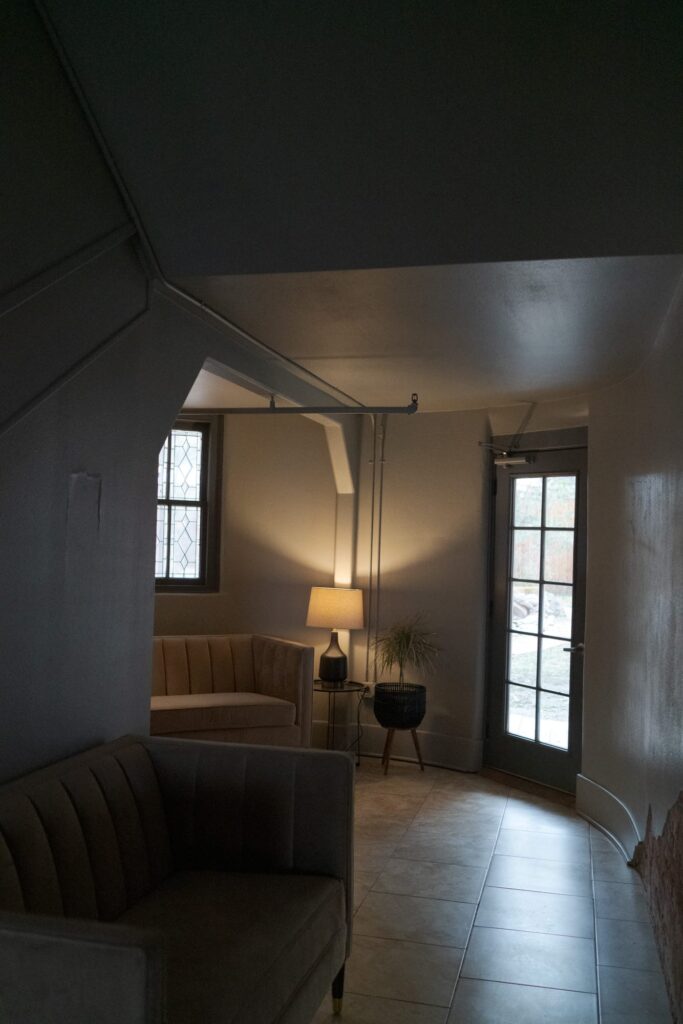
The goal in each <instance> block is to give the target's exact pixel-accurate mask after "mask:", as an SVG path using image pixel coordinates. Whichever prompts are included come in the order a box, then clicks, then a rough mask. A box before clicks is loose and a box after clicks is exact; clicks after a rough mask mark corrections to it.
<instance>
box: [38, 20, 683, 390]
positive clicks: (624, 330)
mask: <svg viewBox="0 0 683 1024" xmlns="http://www.w3.org/2000/svg"><path fill="white" fill-rule="evenodd" d="M43 7H44V8H45V9H46V10H47V11H48V12H49V16H50V18H51V22H52V26H51V27H52V29H53V31H54V32H55V33H56V35H57V38H58V39H59V41H60V43H61V45H62V47H63V51H64V54H65V56H66V60H67V62H68V64H69V66H70V69H71V71H72V73H73V74H74V75H75V76H76V77H77V79H78V82H79V85H80V87H81V88H82V90H83V93H84V96H85V100H86V102H87V105H88V109H89V111H90V114H91V116H92V117H93V119H94V121H95V122H96V124H97V128H98V130H99V132H100V133H101V135H102V137H103V138H104V140H105V143H106V146H107V148H108V151H109V153H110V155H111V159H112V163H113V165H115V168H116V173H117V174H118V176H119V179H120V181H121V182H122V184H123V186H124V188H125V190H126V193H127V197H128V200H129V202H130V204H131V206H132V208H133V210H134V211H135V215H136V217H137V219H138V222H139V224H140V225H141V227H142V229H143V231H144V233H145V234H146V236H147V239H148V241H149V244H150V247H151V249H152V251H153V253H154V255H155V258H156V260H157V262H158V264H159V266H160V268H161V270H162V272H163V273H164V274H165V275H166V277H167V278H170V279H172V280H174V281H177V282H180V283H181V284H182V285H183V286H184V287H186V288H187V289H188V290H189V291H191V292H192V293H193V294H194V295H196V296H198V297H200V298H202V299H203V300H204V301H206V302H208V303H209V304H210V305H213V306H214V307H215V308H216V309H217V310H218V311H220V312H222V313H223V314H224V315H225V316H227V317H228V318H229V319H231V320H233V321H234V322H235V323H237V324H238V325H239V326H240V327H242V328H243V329H244V330H246V331H249V332H250V333H252V334H254V335H255V336H256V337H257V338H259V339H260V340H261V341H262V342H265V343H266V344H267V345H269V346H270V347H272V348H274V349H276V350H277V351H279V352H281V353H283V354H284V355H287V356H289V357H291V358H293V359H295V360H296V361H297V362H300V363H301V364H302V365H304V366H306V367H308V368H309V369H311V370H313V371H314V372H315V373H317V374H319V375H321V376H323V377H324V378H326V379H327V380H329V381H330V382H331V383H332V384H333V385H335V386H336V387H339V388H342V389H343V390H344V391H347V392H349V393H350V394H352V395H353V396H354V397H355V398H356V399H358V400H360V401H363V402H365V403H373V404H374V403H381V404H384V403H387V404H405V403H406V402H407V401H408V400H409V397H410V394H411V393H412V392H413V391H417V392H418V393H419V394H420V397H421V408H423V409H427V410H440V409H455V408H468V407H470V408H471V407H475V406H486V405H501V404H506V403H513V402H519V401H524V400H527V399H536V400H538V399H543V400H546V399H553V398H558V397H562V396H566V395H571V394H577V393H581V392H585V391H590V390H594V389H595V388H599V387H602V386H605V385H606V384H608V383H610V382H612V381H614V380H616V379H618V378H620V377H623V376H625V375H627V374H628V373H630V372H632V371H633V370H634V369H635V367H636V366H637V365H638V364H639V363H640V362H641V361H642V360H643V358H645V356H646V354H647V352H648V351H649V350H650V348H651V346H652V344H653V342H654V339H655V337H656V334H657V331H658V329H659V326H660V324H661V322H662V318H663V316H664V314H665V311H666V309H667V307H668V304H669V302H670V300H671V297H672V294H673V291H674V288H675V286H676V282H677V280H678V278H679V277H680V275H681V270H682V269H683V264H682V263H681V260H680V258H679V257H677V256H675V255H671V254H675V253H681V252H683V199H682V197H683V190H681V187H680V168H681V166H682V165H683V159H682V158H683V132H682V126H681V119H680V107H681V104H680V98H681V63H680V57H679V53H678V50H679V40H680V38H681V35H682V29H683V5H681V4H680V3H670V2H667V0H660V2H658V3H656V4H652V3H651V2H647V3H645V2H642V3H639V2H635V0H630V2H627V3H620V4H614V5H613V4H577V3H575V2H573V0H557V2H556V3H553V4H538V5H536V4H528V5H518V4H504V3H496V2H494V3H460V2H458V3H454V2H453V0H429V3H418V2H412V0H406V2H402V3H397V2H396V0H386V2H385V0H377V2H376V3H373V4H362V3H348V4H345V3H339V2H338V0H315V2H313V0H301V2H297V3H289V4H263V3H255V2H254V0H232V2H230V3H216V2H215V0H195V2H193V3H192V4H188V3H186V2H185V0H167V2H166V3H164V4H159V3H151V2H150V3H140V2H139V0H98V3H97V5H95V6H93V5H92V4H91V3H90V2H89V0H68V2H67V0H43Z"/></svg>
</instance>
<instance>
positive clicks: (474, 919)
mask: <svg viewBox="0 0 683 1024" xmlns="http://www.w3.org/2000/svg"><path fill="white" fill-rule="evenodd" d="M509 801H510V797H509V795H508V796H507V797H506V798H505V807H504V808H503V814H502V816H501V819H500V824H499V826H498V831H497V832H496V839H495V842H494V844H493V850H492V851H491V856H490V857H489V862H488V864H487V866H486V871H485V873H484V881H483V882H482V885H481V888H480V890H479V899H478V900H477V904H476V909H475V911H474V914H473V915H472V924H471V925H470V928H469V932H468V933H467V942H466V943H465V951H464V953H463V955H462V960H461V961H460V966H459V967H458V973H457V974H456V977H455V984H454V985H453V991H452V992H451V998H450V1002H449V1004H448V1016H449V1017H450V1012H451V1010H452V1008H453V1001H454V1000H455V994H456V992H457V991H458V985H459V984H460V979H461V978H462V977H463V973H462V971H463V967H464V966H465V957H466V956H467V951H468V949H469V948H470V941H471V939H472V933H473V931H474V923H475V921H476V920H477V914H478V913H479V906H480V904H481V897H482V894H483V892H484V889H485V888H486V880H487V878H488V877H489V872H490V870H491V864H492V862H493V856H494V852H495V849H496V846H497V844H498V839H499V838H500V832H501V829H502V827H503V818H504V817H505V811H506V810H507V805H508V803H509Z"/></svg>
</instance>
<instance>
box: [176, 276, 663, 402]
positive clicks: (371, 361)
mask: <svg viewBox="0 0 683 1024" xmlns="http://www.w3.org/2000/svg"><path fill="white" fill-rule="evenodd" d="M682 271H683V258H682V257H679V256H675V257H672V256H654V257H616V258H612V259H598V260H549V261H534V262H519V263H488V264H481V263H480V264H476V265H472V264H469V265H465V266H449V267H404V268H400V269H396V268H394V269H390V270H352V271H346V272H339V271H337V272H329V271H328V272H324V273H316V274H274V275H267V274H266V275H249V276H236V277H212V278H189V279H183V281H182V284H183V285H184V286H185V287H186V288H187V289H188V290H189V291H190V292H192V293H194V294H196V295H197V296H198V297H199V298H200V299H202V300H203V301H205V302H207V303H208V305H210V306H212V307H214V308H215V309H219V310H221V311H223V312H224V313H225V314H226V315H227V316H228V317H229V318H231V319H232V320H234V321H236V322H237V323H238V324H239V325H240V326H241V327H242V328H244V329H246V330H247V331H249V332H250V333H251V334H254V335H256V336H257V337H259V338H267V339H268V343H269V344H270V345H272V346H273V347H274V348H275V349H277V351H279V352H281V353H283V354H284V355H287V356H289V357H290V358H291V359H294V360H295V361H296V362H297V363H299V364H300V365H302V366H305V367H306V368H308V369H310V370H312V371H313V372H314V373H316V374H318V375H319V376H321V377H324V378H325V379H326V380H329V381H331V382H332V383H333V384H334V385H335V386H336V387H339V388H341V389H342V390H343V391H346V392H347V393H349V394H351V395H353V397H354V398H356V399H357V400H358V401H361V402H363V403H365V404H373V403H379V404H387V405H400V404H404V405H405V404H406V403H407V402H408V401H409V400H410V395H411V393H412V392H413V391H416V392H418V394H419V395H420V398H421V403H420V407H421V408H422V409H423V410H427V411H445V410H449V409H463V408H483V407H486V406H496V405H502V404H505V403H506V402H516V401H519V402H521V401H526V400H536V401H542V400H546V401H547V400H549V399H554V398H558V397H561V396H564V395H572V394H581V393H583V392H585V391H590V390H593V389H595V388H598V387H603V386H605V385H606V384H609V383H610V382H611V381H613V380H615V379H616V378H618V377H623V376H625V375H626V374H628V373H630V372H632V371H633V370H635V369H636V367H637V366H638V365H639V364H640V363H641V362H642V360H643V359H644V358H645V357H646V355H647V352H648V351H649V348H650V345H651V343H652V340H653V335H654V333H655V332H656V330H657V328H658V327H659V324H660V323H661V321H662V318H663V316H664V314H665V311H666V309H667V306H668V303H669V300H670V297H671V294H672V292H673V289H674V288H675V285H676V281H677V280H678V278H679V277H680V275H681V272H682Z"/></svg>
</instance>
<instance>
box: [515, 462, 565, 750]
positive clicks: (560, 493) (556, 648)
mask: <svg viewBox="0 0 683 1024" xmlns="http://www.w3.org/2000/svg"><path fill="white" fill-rule="evenodd" d="M513 488H514V490H513V501H512V515H511V521H510V531H511V537H510V541H511V544H510V550H511V558H510V567H509V572H508V583H507V586H508V595H509V597H508V601H509V605H508V620H507V651H508V654H507V683H506V692H507V701H506V707H507V712H506V731H507V732H508V733H509V734H510V735H512V736H518V737H520V738H522V739H527V740H532V741H533V742H535V743H544V744H547V745H549V746H552V747H559V748H560V749H562V750H566V749H568V744H569V696H568V695H569V693H570V689H571V687H570V661H569V655H568V654H567V652H566V650H565V647H566V646H567V645H568V644H569V642H570V641H571V636H572V626H573V598H574V586H573V583H574V557H575V547H576V545H575V523H576V476H575V475H569V474H563V475H559V474H555V475H551V474H548V475H547V476H546V475H540V476H539V475H536V476H528V477H525V476H518V477H516V478H515V480H514V483H513Z"/></svg>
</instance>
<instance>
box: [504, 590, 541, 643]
mask: <svg viewBox="0 0 683 1024" xmlns="http://www.w3.org/2000/svg"><path fill="white" fill-rule="evenodd" d="M511 590H512V593H511V595H510V626H511V628H512V629H518V630H521V632H522V633H537V632H538V583H513V584H512V585H511Z"/></svg>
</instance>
